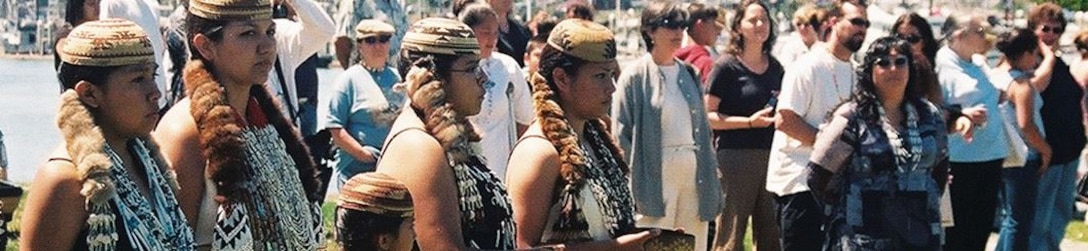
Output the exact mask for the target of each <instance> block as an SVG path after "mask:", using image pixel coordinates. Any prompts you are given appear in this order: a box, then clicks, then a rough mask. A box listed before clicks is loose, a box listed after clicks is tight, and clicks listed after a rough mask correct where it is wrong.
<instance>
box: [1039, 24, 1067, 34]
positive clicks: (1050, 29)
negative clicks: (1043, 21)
mask: <svg viewBox="0 0 1088 251" xmlns="http://www.w3.org/2000/svg"><path fill="white" fill-rule="evenodd" d="M1041 30H1042V31H1043V32H1048V33H1053V34H1062V32H1064V31H1065V29H1062V27H1054V26H1046V25H1043V28H1042V29H1041Z"/></svg>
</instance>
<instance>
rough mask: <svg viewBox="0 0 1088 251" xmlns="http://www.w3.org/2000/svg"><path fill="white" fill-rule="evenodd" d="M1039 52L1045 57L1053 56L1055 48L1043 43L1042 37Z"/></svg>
mask: <svg viewBox="0 0 1088 251" xmlns="http://www.w3.org/2000/svg"><path fill="white" fill-rule="evenodd" d="M1039 53H1040V54H1043V58H1053V57H1054V48H1051V47H1050V45H1047V44H1046V43H1043V40H1042V39H1040V40H1039Z"/></svg>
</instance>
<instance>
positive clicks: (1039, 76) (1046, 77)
mask: <svg viewBox="0 0 1088 251" xmlns="http://www.w3.org/2000/svg"><path fill="white" fill-rule="evenodd" d="M1039 53H1041V54H1043V55H1042V56H1043V60H1042V61H1039V67H1038V68H1035V72H1034V74H1035V76H1033V77H1031V86H1034V87H1035V89H1036V90H1039V92H1042V91H1045V90H1046V88H1047V87H1048V86H1050V77H1051V76H1053V74H1054V62H1057V61H1058V57H1057V56H1055V55H1054V49H1053V48H1051V47H1050V46H1049V45H1046V43H1043V42H1042V41H1041V40H1040V41H1039Z"/></svg>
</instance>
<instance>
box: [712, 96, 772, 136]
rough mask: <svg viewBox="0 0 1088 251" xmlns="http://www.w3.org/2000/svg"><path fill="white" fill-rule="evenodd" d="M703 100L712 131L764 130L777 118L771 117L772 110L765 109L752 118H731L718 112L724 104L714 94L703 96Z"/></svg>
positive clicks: (754, 114)
mask: <svg viewBox="0 0 1088 251" xmlns="http://www.w3.org/2000/svg"><path fill="white" fill-rule="evenodd" d="M703 100H704V101H705V102H706V119H707V121H709V122H710V129H714V130H737V129H749V128H763V127H768V126H771V125H774V121H775V117H774V116H773V115H771V110H772V109H771V108H770V107H768V108H763V109H762V110H759V111H757V112H755V113H753V114H752V116H748V117H745V116H729V115H725V114H722V113H720V112H718V104H720V103H721V102H722V100H721V99H720V98H718V97H717V96H714V95H713V94H707V95H704V96H703Z"/></svg>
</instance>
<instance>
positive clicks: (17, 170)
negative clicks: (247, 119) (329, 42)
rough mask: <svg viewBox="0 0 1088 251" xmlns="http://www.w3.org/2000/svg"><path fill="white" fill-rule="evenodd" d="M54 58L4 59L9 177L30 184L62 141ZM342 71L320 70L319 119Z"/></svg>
mask: <svg viewBox="0 0 1088 251" xmlns="http://www.w3.org/2000/svg"><path fill="white" fill-rule="evenodd" d="M52 68H53V61H52V58H46V59H32V60H22V59H11V58H0V131H3V134H4V144H5V145H6V146H7V154H8V161H9V163H8V165H9V167H8V178H9V179H10V180H12V181H14V182H16V183H21V184H30V182H31V180H33V179H34V173H35V172H36V170H37V167H38V166H40V165H41V164H42V163H44V162H45V160H46V159H47V158H48V156H47V155H48V154H49V153H50V152H51V151H53V149H54V148H56V147H57V145H58V144H59V143H60V142H61V139H60V134H59V132H58V131H57V125H56V119H57V118H56V114H57V102H58V98H59V97H60V84H59V82H58V81H57V75H56V71H54V70H53V69H52ZM340 72H342V70H340V69H339V68H337V69H318V76H319V78H320V88H319V89H320V93H319V94H318V95H319V98H318V99H319V102H320V103H319V105H318V121H319V123H320V121H322V118H324V114H327V113H328V106H327V101H325V100H326V98H328V96H329V92H330V85H332V82H333V80H334V79H335V77H336V76H337V75H338V74H339V73H340Z"/></svg>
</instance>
